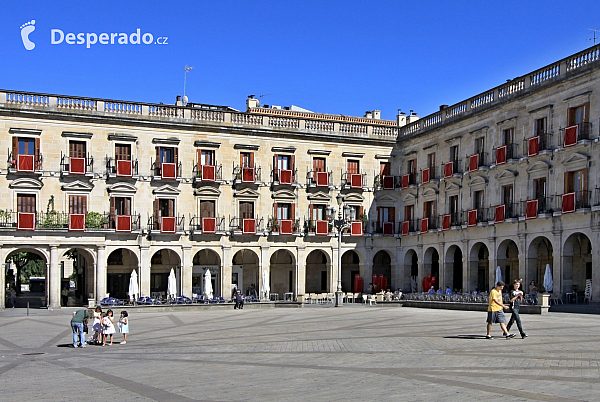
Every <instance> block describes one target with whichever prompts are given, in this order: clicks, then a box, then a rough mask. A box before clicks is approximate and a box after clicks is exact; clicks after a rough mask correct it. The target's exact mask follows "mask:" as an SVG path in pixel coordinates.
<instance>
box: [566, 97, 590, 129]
mask: <svg viewBox="0 0 600 402" xmlns="http://www.w3.org/2000/svg"><path fill="white" fill-rule="evenodd" d="M589 106H590V104H589V103H584V104H583V105H580V106H576V107H572V108H569V110H568V114H567V126H573V125H575V124H581V123H586V122H588V121H589V120H588V114H589Z"/></svg>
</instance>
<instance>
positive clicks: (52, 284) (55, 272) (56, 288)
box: [47, 244, 60, 310]
mask: <svg viewBox="0 0 600 402" xmlns="http://www.w3.org/2000/svg"><path fill="white" fill-rule="evenodd" d="M48 279H49V280H48V288H47V289H48V308H49V309H50V310H54V309H59V308H60V266H59V265H58V245H57V244H51V245H50V269H49V272H48Z"/></svg>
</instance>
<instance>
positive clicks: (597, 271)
mask: <svg viewBox="0 0 600 402" xmlns="http://www.w3.org/2000/svg"><path fill="white" fill-rule="evenodd" d="M596 214H597V212H596ZM590 242H592V301H594V302H597V301H598V300H599V299H600V280H599V278H600V248H599V247H597V246H596V247H594V245H598V244H600V243H599V242H600V227H598V224H595V225H592V237H591V238H590ZM583 290H585V289H583Z"/></svg>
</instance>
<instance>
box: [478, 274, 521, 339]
mask: <svg viewBox="0 0 600 402" xmlns="http://www.w3.org/2000/svg"><path fill="white" fill-rule="evenodd" d="M502 289H504V282H502V281H498V283H496V287H495V288H494V289H492V291H491V292H490V296H489V302H488V313H487V335H486V336H485V338H486V339H493V338H494V337H493V336H492V324H495V323H498V324H500V328H501V329H502V333H503V334H504V337H505V338H506V339H510V338H514V336H515V334H511V333H509V332H508V331H507V330H506V316H505V315H504V310H505V309H507V308H508V306H507V305H506V304H504V302H503V300H502Z"/></svg>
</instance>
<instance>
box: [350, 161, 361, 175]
mask: <svg viewBox="0 0 600 402" xmlns="http://www.w3.org/2000/svg"><path fill="white" fill-rule="evenodd" d="M347 166H348V174H358V173H359V169H360V162H359V161H357V160H350V159H349V160H348V162H347Z"/></svg>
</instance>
